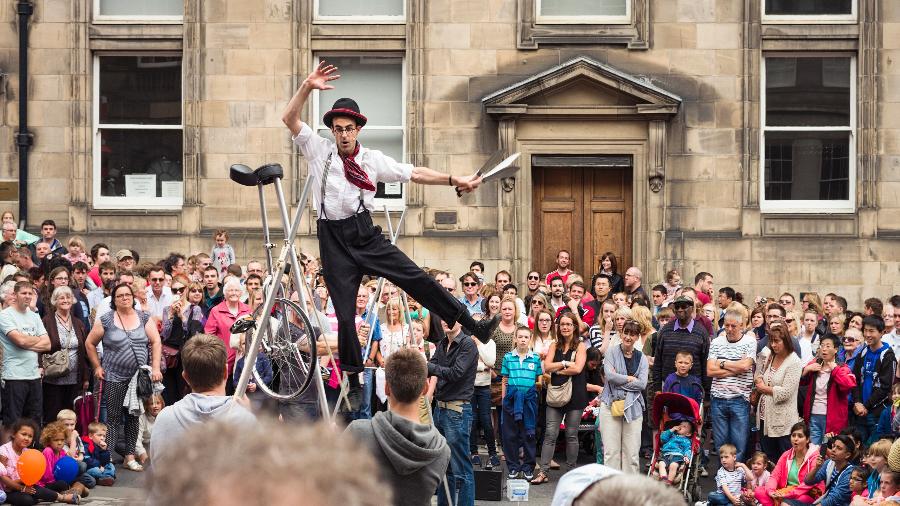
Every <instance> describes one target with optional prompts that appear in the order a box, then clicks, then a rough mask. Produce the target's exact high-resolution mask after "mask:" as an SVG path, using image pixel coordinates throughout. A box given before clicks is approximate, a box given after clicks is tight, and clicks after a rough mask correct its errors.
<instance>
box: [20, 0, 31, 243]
mask: <svg viewBox="0 0 900 506" xmlns="http://www.w3.org/2000/svg"><path fill="white" fill-rule="evenodd" d="M16 13H17V14H18V16H19V132H18V133H17V134H16V146H18V148H19V228H25V224H26V223H27V222H28V151H29V150H30V149H31V145H32V144H34V138H33V137H32V135H31V133H30V132H29V131H28V21H29V18H30V17H31V15H32V14H34V4H32V3H31V2H29V1H27V0H19V2H18V3H16Z"/></svg>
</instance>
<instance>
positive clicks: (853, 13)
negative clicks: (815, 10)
mask: <svg viewBox="0 0 900 506" xmlns="http://www.w3.org/2000/svg"><path fill="white" fill-rule="evenodd" d="M851 1H852V5H851V7H850V14H821V15H813V14H801V15H793V14H792V15H779V14H766V0H759V12H760V17H761V18H762V22H763V23H767V24H796V25H809V24H815V25H819V24H854V23H856V22H857V18H858V15H859V0H851Z"/></svg>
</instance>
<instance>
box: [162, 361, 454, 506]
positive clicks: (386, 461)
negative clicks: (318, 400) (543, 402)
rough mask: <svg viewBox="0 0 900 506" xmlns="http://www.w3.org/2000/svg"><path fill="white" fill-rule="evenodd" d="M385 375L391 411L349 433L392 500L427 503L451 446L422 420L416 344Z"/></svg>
mask: <svg viewBox="0 0 900 506" xmlns="http://www.w3.org/2000/svg"><path fill="white" fill-rule="evenodd" d="M384 375H385V380H386V381H385V386H384V393H385V394H386V395H387V397H388V411H382V412H379V413H376V414H375V416H373V417H372V419H371V420H354V421H353V422H351V423H350V425H349V426H348V427H347V432H349V433H350V434H352V435H353V436H354V437H355V438H356V439H357V440H358V441H360V442H362V443H364V444H367V445H368V446H369V448H370V449H371V451H372V453H373V454H374V455H375V459H376V460H377V461H378V463H379V464H380V466H379V467H380V468H381V471H382V475H383V476H384V478H385V479H386V481H387V482H389V483H390V486H391V488H392V489H393V491H394V504H396V505H404V506H407V505H408V506H419V505H429V504H431V496H432V495H434V491H435V490H436V489H437V487H438V485H439V484H440V481H441V478H443V477H444V474H445V473H446V472H447V465H448V464H449V463H450V447H449V446H448V445H447V440H446V439H444V436H442V435H441V434H440V433H439V432H438V431H437V429H436V428H435V427H434V426H433V425H422V424H421V423H419V398H420V397H421V396H422V395H424V393H425V390H426V388H427V385H426V383H427V376H428V367H427V365H426V363H425V358H424V357H422V355H421V354H420V353H419V352H418V351H417V350H415V349H412V348H404V349H401V350H398V351H395V352H394V353H392V354H391V355H390V356H389V357H388V359H387V363H386V364H385V371H384ZM157 423H159V422H157Z"/></svg>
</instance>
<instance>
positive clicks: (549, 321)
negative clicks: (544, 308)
mask: <svg viewBox="0 0 900 506" xmlns="http://www.w3.org/2000/svg"><path fill="white" fill-rule="evenodd" d="M538 323H553V320H551V319H549V318H541V319H540V320H538Z"/></svg>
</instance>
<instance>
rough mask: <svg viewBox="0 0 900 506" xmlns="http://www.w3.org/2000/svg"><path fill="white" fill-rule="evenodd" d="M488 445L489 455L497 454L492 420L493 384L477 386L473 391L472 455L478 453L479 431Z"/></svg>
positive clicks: (470, 440) (470, 447)
mask: <svg viewBox="0 0 900 506" xmlns="http://www.w3.org/2000/svg"><path fill="white" fill-rule="evenodd" d="M478 428H481V435H482V436H483V437H484V442H485V444H486V445H487V449H488V455H496V454H497V444H496V441H494V423H493V421H492V420H491V386H490V385H485V386H483V387H479V386H476V387H475V391H474V392H473V393H472V431H471V432H472V433H471V436H470V438H469V450H470V451H471V453H472V455H475V454H476V453H478V436H479V434H478V431H477V430H476V429H478Z"/></svg>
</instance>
